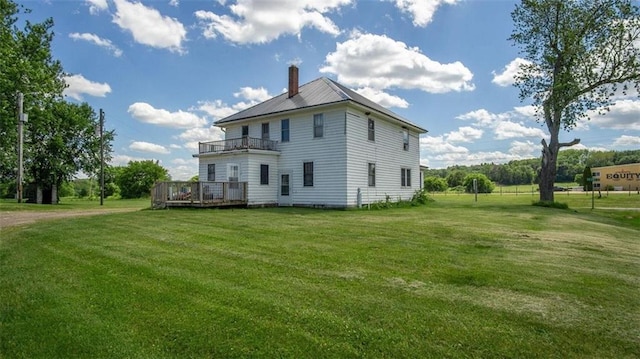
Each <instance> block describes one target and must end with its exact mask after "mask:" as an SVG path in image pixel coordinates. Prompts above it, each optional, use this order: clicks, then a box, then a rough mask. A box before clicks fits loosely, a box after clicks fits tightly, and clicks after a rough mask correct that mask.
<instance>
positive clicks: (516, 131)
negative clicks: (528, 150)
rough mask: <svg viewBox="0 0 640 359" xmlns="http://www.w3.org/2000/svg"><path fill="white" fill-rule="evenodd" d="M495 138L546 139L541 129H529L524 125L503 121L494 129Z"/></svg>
mask: <svg viewBox="0 0 640 359" xmlns="http://www.w3.org/2000/svg"><path fill="white" fill-rule="evenodd" d="M494 133H495V135H496V136H495V138H496V139H498V140H505V139H509V138H521V137H535V138H544V137H545V133H544V131H542V130H541V129H540V128H535V127H527V126H525V125H523V124H522V123H516V122H512V121H502V122H500V123H498V124H497V126H496V127H495V128H494Z"/></svg>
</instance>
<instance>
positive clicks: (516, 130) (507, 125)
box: [456, 106, 546, 140]
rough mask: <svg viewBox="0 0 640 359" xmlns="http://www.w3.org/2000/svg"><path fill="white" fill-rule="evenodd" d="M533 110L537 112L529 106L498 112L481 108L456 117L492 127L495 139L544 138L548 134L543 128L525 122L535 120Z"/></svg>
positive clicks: (480, 125) (481, 125)
mask: <svg viewBox="0 0 640 359" xmlns="http://www.w3.org/2000/svg"><path fill="white" fill-rule="evenodd" d="M532 111H534V112H535V109H534V108H532V107H529V106H524V107H516V108H515V109H514V111H508V112H503V113H497V114H496V113H491V112H489V111H487V110H485V109H479V110H475V111H471V112H468V113H465V114H462V115H460V116H457V117H456V118H457V119H459V120H465V121H468V120H471V121H475V122H474V125H475V126H478V127H485V128H490V129H492V130H493V133H494V135H495V136H494V137H495V139H498V140H505V139H510V138H519V137H535V138H543V137H545V136H546V134H545V132H544V131H543V130H542V129H541V128H539V127H528V126H526V125H525V124H524V121H531V120H534V118H532V117H530V114H531V112H532ZM523 120H524V121H523ZM516 121H518V122H516Z"/></svg>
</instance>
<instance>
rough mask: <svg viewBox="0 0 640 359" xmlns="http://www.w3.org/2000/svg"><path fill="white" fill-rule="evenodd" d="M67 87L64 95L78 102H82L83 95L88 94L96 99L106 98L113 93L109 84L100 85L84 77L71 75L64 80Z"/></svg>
mask: <svg viewBox="0 0 640 359" xmlns="http://www.w3.org/2000/svg"><path fill="white" fill-rule="evenodd" d="M63 80H64V82H65V83H66V84H67V87H66V88H65V89H64V91H63V94H64V95H66V96H69V97H71V98H73V99H76V100H78V101H82V99H83V98H82V95H83V94H87V95H89V96H94V97H105V96H106V95H107V94H108V93H109V92H111V86H109V84H107V83H99V82H93V81H90V80H87V79H86V78H84V76H82V75H71V76H65V77H64V78H63Z"/></svg>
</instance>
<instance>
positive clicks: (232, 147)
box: [198, 137, 278, 154]
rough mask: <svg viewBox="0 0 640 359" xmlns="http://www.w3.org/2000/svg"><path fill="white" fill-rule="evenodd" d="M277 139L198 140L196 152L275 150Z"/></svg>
mask: <svg viewBox="0 0 640 359" xmlns="http://www.w3.org/2000/svg"><path fill="white" fill-rule="evenodd" d="M277 147H278V141H272V140H263V139H262V138H254V137H242V138H232V139H227V140H222V141H210V142H199V143H198V153H199V154H206V153H223V152H228V151H239V150H265V151H277V150H278V149H277Z"/></svg>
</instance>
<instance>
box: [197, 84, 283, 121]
mask: <svg viewBox="0 0 640 359" xmlns="http://www.w3.org/2000/svg"><path fill="white" fill-rule="evenodd" d="M233 96H234V97H236V98H240V99H244V100H246V101H240V102H238V103H235V104H233V105H228V104H226V103H224V102H223V101H222V100H213V101H199V102H198V107H197V108H192V109H191V110H199V111H203V112H204V113H206V114H208V115H209V116H212V117H213V119H214V121H216V120H219V119H222V118H225V117H227V116H231V115H233V114H234V113H236V112H238V111H242V110H244V109H247V108H249V107H251V106H253V105H256V104H258V103H260V102H263V101H266V100H268V99H270V98H271V97H272V95H269V93H268V92H267V90H266V89H264V88H263V87H260V88H251V87H242V88H240V91H238V92H236V93H234V94H233Z"/></svg>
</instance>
